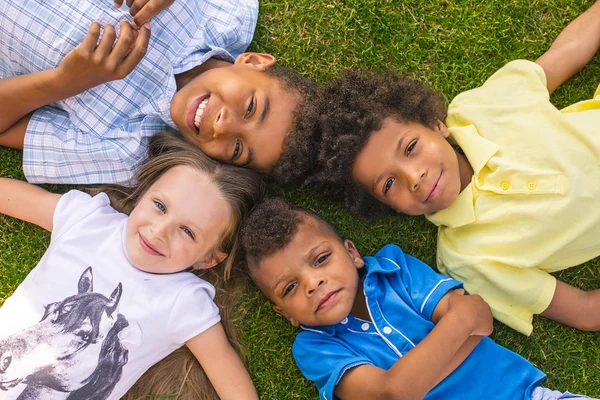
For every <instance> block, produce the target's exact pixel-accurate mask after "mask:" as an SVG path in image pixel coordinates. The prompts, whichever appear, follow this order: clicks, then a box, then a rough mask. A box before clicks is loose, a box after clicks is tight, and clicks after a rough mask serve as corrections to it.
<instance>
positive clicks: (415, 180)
mask: <svg viewBox="0 0 600 400" xmlns="http://www.w3.org/2000/svg"><path fill="white" fill-rule="evenodd" d="M406 175H407V176H406V180H407V183H408V188H409V189H410V191H411V192H416V191H417V189H419V185H420V184H421V182H422V181H423V178H425V176H426V175H427V172H426V171H425V170H423V169H421V168H414V169H413V170H411V171H408V172H407V174H406Z"/></svg>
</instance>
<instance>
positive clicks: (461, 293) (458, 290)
mask: <svg viewBox="0 0 600 400" xmlns="http://www.w3.org/2000/svg"><path fill="white" fill-rule="evenodd" d="M452 293H454V294H458V295H460V296H462V295H464V294H465V290H464V289H455V290H453V291H452Z"/></svg>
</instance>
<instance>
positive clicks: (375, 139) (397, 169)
mask: <svg viewBox="0 0 600 400" xmlns="http://www.w3.org/2000/svg"><path fill="white" fill-rule="evenodd" d="M448 134H449V133H448V128H447V127H446V126H445V125H444V124H443V123H442V122H438V124H437V125H436V126H435V127H434V128H429V127H427V126H424V125H422V124H419V123H416V122H407V123H405V122H398V121H396V120H394V119H392V118H387V119H386V120H385V121H384V123H383V125H382V128H381V129H380V130H379V131H377V132H374V133H373V134H372V135H371V136H370V138H369V140H368V141H367V143H366V145H365V146H364V147H363V149H362V150H361V151H360V153H359V154H358V156H357V157H356V160H355V161H354V166H353V169H352V176H353V178H354V179H355V180H356V181H357V182H358V183H359V184H360V185H361V186H362V187H363V188H364V189H365V190H367V192H369V193H370V194H371V195H372V196H373V197H375V198H376V199H378V200H379V201H381V202H382V203H385V204H387V205H388V206H390V207H391V208H393V209H394V210H396V211H397V212H402V213H404V214H409V215H422V214H430V213H434V212H436V211H440V210H443V209H445V208H448V207H449V206H450V205H451V204H452V203H453V202H454V201H455V200H456V198H457V197H458V195H459V193H460V191H461V189H462V187H464V182H461V167H460V166H459V157H462V158H464V156H462V155H461V154H458V153H457V152H456V150H454V148H453V147H452V146H451V145H450V143H448V141H447V140H446V138H447V137H448ZM462 161H466V158H464V160H462ZM467 163H468V161H467ZM467 175H468V174H467ZM463 180H470V178H469V177H468V176H465V177H464V178H463Z"/></svg>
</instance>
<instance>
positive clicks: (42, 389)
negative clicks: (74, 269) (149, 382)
mask: <svg viewBox="0 0 600 400" xmlns="http://www.w3.org/2000/svg"><path fill="white" fill-rule="evenodd" d="M77 289H78V293H77V294H76V295H73V296H70V297H67V298H66V299H64V300H62V301H59V302H56V303H51V304H48V305H47V306H46V310H45V312H44V316H43V317H42V319H41V320H40V322H38V323H37V324H35V325H32V326H30V327H29V328H26V329H24V330H22V331H20V332H17V333H15V334H13V335H10V336H7V337H5V338H3V339H0V398H2V399H4V398H7V397H5V396H8V398H11V399H14V398H17V399H19V400H26V399H27V400H28V399H39V400H42V399H43V400H46V399H48V400H58V399H99V400H101V399H106V398H108V396H109V395H110V393H111V392H112V390H113V388H114V387H115V385H116V384H117V382H118V381H119V379H121V374H122V370H123V366H124V365H125V364H127V360H128V358H127V350H126V349H125V348H124V347H123V346H122V345H121V342H120V340H119V337H118V334H119V332H121V331H122V330H123V329H125V328H126V327H127V326H128V325H129V323H128V322H127V320H126V318H125V317H124V316H123V315H122V314H119V313H118V312H117V307H118V305H119V300H120V299H121V294H122V292H123V287H122V285H121V283H119V284H118V285H117V287H116V288H115V289H114V290H113V292H112V294H111V295H110V297H106V296H104V295H102V294H100V293H94V292H93V275H92V268H91V267H88V268H87V269H86V270H85V271H84V272H83V274H81V277H80V278H79V282H78V284H77ZM11 392H13V393H11ZM17 396H18V397H17Z"/></svg>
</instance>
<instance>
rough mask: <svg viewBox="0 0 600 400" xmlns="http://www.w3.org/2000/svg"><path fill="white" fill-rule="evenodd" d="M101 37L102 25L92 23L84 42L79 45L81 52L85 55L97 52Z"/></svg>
mask: <svg viewBox="0 0 600 400" xmlns="http://www.w3.org/2000/svg"><path fill="white" fill-rule="evenodd" d="M99 37H100V24H99V23H98V22H92V24H91V25H90V29H89V30H88V33H87V34H86V35H85V37H84V38H83V42H81V44H80V45H79V47H80V48H81V50H82V51H83V52H84V53H85V54H92V53H93V52H94V50H96V46H97V45H98V38H99Z"/></svg>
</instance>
